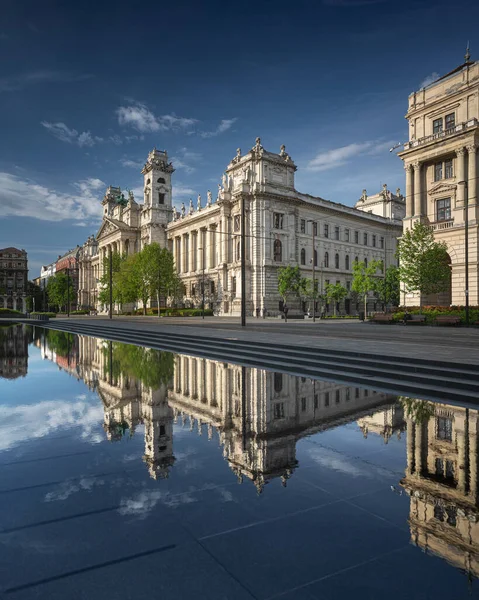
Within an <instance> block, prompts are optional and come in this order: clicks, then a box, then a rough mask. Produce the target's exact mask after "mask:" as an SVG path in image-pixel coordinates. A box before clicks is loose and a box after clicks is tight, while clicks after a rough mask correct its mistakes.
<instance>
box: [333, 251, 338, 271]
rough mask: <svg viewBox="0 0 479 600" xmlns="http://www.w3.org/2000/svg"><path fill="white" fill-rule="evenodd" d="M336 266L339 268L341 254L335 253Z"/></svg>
mask: <svg viewBox="0 0 479 600" xmlns="http://www.w3.org/2000/svg"><path fill="white" fill-rule="evenodd" d="M334 268H335V269H339V254H335V255H334Z"/></svg>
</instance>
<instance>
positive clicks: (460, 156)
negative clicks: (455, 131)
mask: <svg viewBox="0 0 479 600" xmlns="http://www.w3.org/2000/svg"><path fill="white" fill-rule="evenodd" d="M465 155H466V151H465V149H464V148H458V149H457V150H456V156H457V159H456V181H457V188H456V206H464V183H461V182H463V181H464V159H465Z"/></svg>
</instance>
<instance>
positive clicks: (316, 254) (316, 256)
mask: <svg viewBox="0 0 479 600" xmlns="http://www.w3.org/2000/svg"><path fill="white" fill-rule="evenodd" d="M314 266H315V267H317V266H318V251H317V250H315V251H314Z"/></svg>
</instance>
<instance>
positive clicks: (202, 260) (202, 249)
mask: <svg viewBox="0 0 479 600" xmlns="http://www.w3.org/2000/svg"><path fill="white" fill-rule="evenodd" d="M198 250H200V251H201V266H202V271H203V277H202V283H201V294H202V302H201V318H202V319H204V318H205V254H204V248H198Z"/></svg>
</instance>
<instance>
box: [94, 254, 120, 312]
mask: <svg viewBox="0 0 479 600" xmlns="http://www.w3.org/2000/svg"><path fill="white" fill-rule="evenodd" d="M125 261H126V256H125V255H121V254H119V253H118V252H113V253H112V255H111V266H112V269H111V271H112V273H111V274H112V277H111V279H112V301H113V304H117V305H118V306H121V305H122V304H123V302H125V300H124V290H123V288H122V285H121V275H120V273H121V268H122V265H123V264H124V263H125ZM100 284H101V290H100V293H99V294H98V300H99V301H100V302H101V303H102V304H105V305H108V304H110V257H108V256H107V257H105V258H104V259H103V275H102V276H101V277H100Z"/></svg>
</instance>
